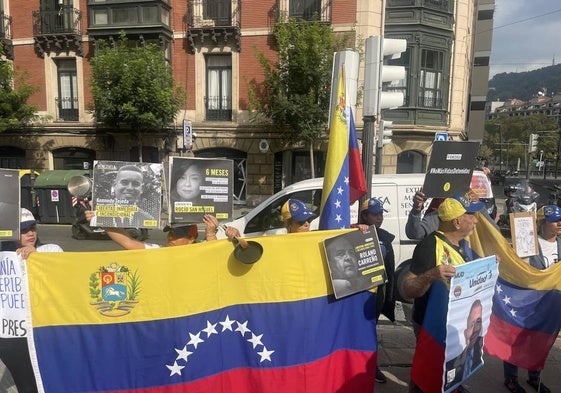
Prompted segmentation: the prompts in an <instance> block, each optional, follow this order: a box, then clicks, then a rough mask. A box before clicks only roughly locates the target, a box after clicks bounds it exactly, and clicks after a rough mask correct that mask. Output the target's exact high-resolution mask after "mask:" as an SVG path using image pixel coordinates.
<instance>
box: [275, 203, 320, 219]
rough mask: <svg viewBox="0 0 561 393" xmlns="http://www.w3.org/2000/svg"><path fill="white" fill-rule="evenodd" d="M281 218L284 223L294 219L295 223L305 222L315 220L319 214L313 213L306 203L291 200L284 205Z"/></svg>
mask: <svg viewBox="0 0 561 393" xmlns="http://www.w3.org/2000/svg"><path fill="white" fill-rule="evenodd" d="M281 217H282V220H283V221H288V219H290V218H292V219H293V220H295V221H299V222H304V221H310V220H313V219H314V218H316V217H317V214H314V213H312V212H311V211H310V210H309V209H308V208H307V207H306V205H305V204H304V202H302V201H299V200H298V199H292V198H291V199H289V200H288V201H286V202H285V203H284V205H282V208H281Z"/></svg>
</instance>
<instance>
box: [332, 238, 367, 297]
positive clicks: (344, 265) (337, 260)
mask: <svg viewBox="0 0 561 393" xmlns="http://www.w3.org/2000/svg"><path fill="white" fill-rule="evenodd" d="M325 253H326V255H327V261H328V264H329V270H330V272H331V282H332V284H333V291H334V292H335V297H336V298H341V297H344V296H347V295H350V294H353V293H356V292H359V291H361V290H364V289H367V288H369V287H370V285H369V284H370V280H369V278H368V277H362V275H361V273H360V271H359V268H358V257H357V253H356V250H355V247H354V245H353V244H352V243H351V241H350V240H349V239H348V238H346V237H345V235H341V236H337V237H335V238H331V239H326V240H325Z"/></svg>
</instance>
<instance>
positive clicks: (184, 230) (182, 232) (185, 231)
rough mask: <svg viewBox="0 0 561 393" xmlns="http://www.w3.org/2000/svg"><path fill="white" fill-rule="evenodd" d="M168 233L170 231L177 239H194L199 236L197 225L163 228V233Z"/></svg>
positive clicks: (167, 226)
mask: <svg viewBox="0 0 561 393" xmlns="http://www.w3.org/2000/svg"><path fill="white" fill-rule="evenodd" d="M170 231H172V232H173V233H174V234H175V236H177V237H194V238H196V237H197V236H198V234H199V230H198V228H197V224H191V225H177V226H170V225H166V226H165V227H164V232H170Z"/></svg>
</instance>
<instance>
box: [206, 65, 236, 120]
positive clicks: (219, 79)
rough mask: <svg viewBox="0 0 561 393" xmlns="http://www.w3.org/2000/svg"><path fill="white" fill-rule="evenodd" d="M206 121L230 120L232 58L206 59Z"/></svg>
mask: <svg viewBox="0 0 561 393" xmlns="http://www.w3.org/2000/svg"><path fill="white" fill-rule="evenodd" d="M206 119H207V120H225V121H230V120H232V58H231V57H230V56H229V55H211V56H208V57H207V58H206Z"/></svg>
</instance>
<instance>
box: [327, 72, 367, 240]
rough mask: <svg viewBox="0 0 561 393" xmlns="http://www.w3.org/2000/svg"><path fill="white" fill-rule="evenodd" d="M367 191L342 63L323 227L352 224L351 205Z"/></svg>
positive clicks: (330, 131)
mask: <svg viewBox="0 0 561 393" xmlns="http://www.w3.org/2000/svg"><path fill="white" fill-rule="evenodd" d="M349 157H350V159H349ZM349 161H350V164H349ZM365 193H366V181H365V179H364V171H363V168H362V163H361V162H360V155H359V153H358V144H357V141H356V130H355V127H354V120H353V117H352V112H351V109H350V108H349V107H347V104H346V100H345V68H344V67H341V72H339V81H338V85H337V102H336V105H335V106H334V108H333V114H332V116H331V124H330V130H329V145H328V147H327V160H326V164H325V176H324V178H323V191H322V201H321V214H320V219H319V228H320V229H339V228H349V227H350V225H351V209H350V206H351V204H353V203H354V202H355V201H356V200H358V199H359V198H360V197H361V196H362V195H364V194H365Z"/></svg>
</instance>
